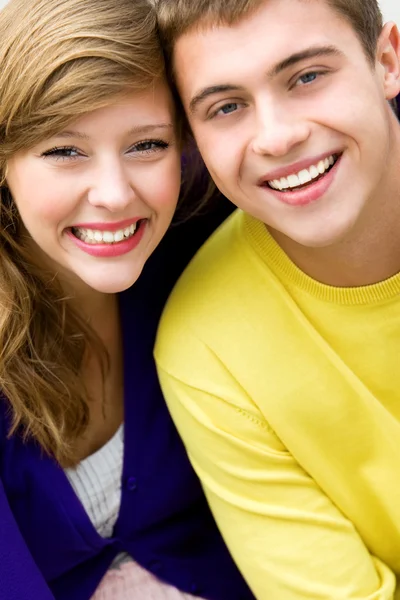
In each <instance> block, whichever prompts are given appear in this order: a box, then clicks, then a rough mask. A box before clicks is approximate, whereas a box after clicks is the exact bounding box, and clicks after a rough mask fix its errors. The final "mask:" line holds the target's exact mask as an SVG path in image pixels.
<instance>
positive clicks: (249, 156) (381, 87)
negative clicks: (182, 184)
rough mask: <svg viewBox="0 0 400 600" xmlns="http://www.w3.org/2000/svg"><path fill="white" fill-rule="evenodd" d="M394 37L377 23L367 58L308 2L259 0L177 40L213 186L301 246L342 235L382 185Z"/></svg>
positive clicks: (183, 89)
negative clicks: (237, 16)
mask: <svg viewBox="0 0 400 600" xmlns="http://www.w3.org/2000/svg"><path fill="white" fill-rule="evenodd" d="M395 38H396V36H394V37H393V33H392V35H390V33H389V29H388V28H386V29H385V30H384V32H383V33H382V36H381V39H380V42H379V45H378V54H377V56H378V59H379V60H377V62H376V65H372V64H371V63H370V62H369V61H368V59H367V58H366V55H365V53H364V51H363V48H362V46H361V44H360V41H359V39H358V37H357V35H356V34H355V32H354V30H353V29H352V27H351V25H350V24H349V23H348V22H347V21H346V20H344V19H343V18H342V17H341V16H340V15H338V14H337V13H336V12H335V11H334V10H333V9H332V8H331V7H329V6H328V5H327V4H326V3H325V2H319V1H316V0H311V1H309V2H304V1H303V0H268V1H266V2H265V4H263V5H262V7H261V8H260V9H259V10H257V12H255V13H253V14H252V15H251V16H249V17H247V18H246V19H244V20H242V21H240V22H239V23H237V24H235V25H234V26H228V25H221V26H218V27H204V28H194V29H192V30H190V31H189V32H187V33H186V34H184V35H183V36H182V37H180V38H179V39H178V41H177V43H176V46H175V49H174V70H175V73H176V76H177V84H178V88H179V92H180V94H181V97H182V100H183V104H184V107H185V110H186V111H187V115H188V119H189V123H190V125H191V128H192V131H193V133H194V136H195V138H196V140H197V144H198V147H199V150H200V152H201V154H202V156H203V158H204V161H205V163H206V165H207V167H208V169H209V171H210V173H211V176H212V177H213V179H214V180H215V182H216V184H217V186H218V187H219V188H220V190H221V191H222V192H223V193H224V194H225V195H226V196H227V197H228V198H230V200H231V201H232V202H234V204H236V205H237V206H238V207H239V208H242V209H243V210H245V211H246V212H248V213H250V214H252V215H253V216H255V217H256V218H258V219H260V220H262V221H263V222H264V223H266V224H267V225H268V226H269V227H271V228H272V229H275V230H277V231H280V232H281V233H283V234H284V235H286V236H287V237H289V238H291V239H292V240H295V241H296V242H298V243H300V244H303V245H305V246H310V247H317V246H328V245H331V244H334V243H336V242H338V241H339V240H344V239H347V238H349V236H351V233H352V231H354V229H355V228H356V227H357V226H358V225H359V224H360V222H362V220H363V218H364V216H365V214H366V213H367V214H368V208H369V207H370V206H371V205H372V204H373V203H374V202H375V203H376V202H379V201H380V198H381V196H382V194H383V193H385V194H387V192H388V189H389V188H388V181H387V180H388V178H389V176H390V168H388V167H389V166H390V161H391V160H392V162H393V158H392V159H391V156H392V155H393V145H394V144H395V141H394V140H395V139H397V140H398V139H399V136H395V135H393V127H394V126H395V127H396V126H397V125H396V124H395V119H394V118H393V115H392V113H391V109H390V107H389V104H388V102H387V100H388V99H391V98H393V97H394V96H395V95H396V94H397V93H398V92H399V86H398V81H397V79H398V78H396V76H395V75H393V74H391V75H390V76H388V71H390V68H388V67H387V65H386V64H385V61H388V62H389V66H390V67H391V69H392V70H395V69H394V68H393V64H396V63H397V57H396V48H395V47H394V46H395V45H396V44H395V43H394V42H395V41H396V40H395ZM393 40H394V41H393ZM379 48H382V49H384V50H382V52H381V53H380V51H379ZM381 55H382V56H383V58H380V57H381ZM388 57H391V58H388ZM396 143H398V142H396Z"/></svg>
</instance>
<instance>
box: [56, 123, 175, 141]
mask: <svg viewBox="0 0 400 600" xmlns="http://www.w3.org/2000/svg"><path fill="white" fill-rule="evenodd" d="M172 128H173V124H172V123H149V124H146V125H135V126H133V127H132V128H131V129H129V131H128V135H137V134H142V133H150V132H151V131H154V130H157V129H172ZM54 137H58V138H78V139H82V140H89V139H90V138H89V136H88V135H87V134H86V133H83V132H82V131H74V130H72V129H68V130H66V131H61V132H60V133H57V134H56V135H55V136H54Z"/></svg>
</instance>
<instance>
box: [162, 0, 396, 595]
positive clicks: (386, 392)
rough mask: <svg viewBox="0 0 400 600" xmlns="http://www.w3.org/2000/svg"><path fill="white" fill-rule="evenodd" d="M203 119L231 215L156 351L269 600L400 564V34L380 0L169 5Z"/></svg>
mask: <svg viewBox="0 0 400 600" xmlns="http://www.w3.org/2000/svg"><path fill="white" fill-rule="evenodd" d="M159 19H160V30H161V34H162V35H163V37H164V40H165V44H166V49H167V53H168V52H169V53H170V57H171V66H172V70H173V73H174V76H175V80H176V85H177V88H178V91H179V93H180V96H181V99H182V103H183V106H184V108H185V111H186V114H187V118H188V121H189V124H190V127H191V130H192V132H193V134H194V136H195V138H196V141H197V144H198V147H199V149H200V151H201V153H202V155H203V158H204V161H205V163H206V165H207V167H208V169H209V171H210V173H211V175H212V177H213V179H214V181H215V182H216V184H217V186H218V187H219V188H220V190H221V191H222V192H223V193H224V194H225V195H226V196H227V197H228V198H230V200H231V201H232V202H233V203H234V204H236V205H237V206H238V207H239V208H240V209H242V211H244V212H242V211H238V212H236V213H235V214H234V215H233V217H231V218H230V219H229V220H228V221H227V222H226V223H225V224H224V225H223V227H222V228H221V229H220V230H219V231H218V232H217V234H216V235H214V236H213V237H212V238H211V239H210V240H209V241H208V242H207V243H206V245H205V246H204V247H203V249H202V250H201V251H200V253H199V254H198V255H197V257H196V258H195V259H194V261H193V262H192V263H191V265H190V266H189V268H188V269H187V271H186V273H185V274H184V276H183V278H182V279H181V281H180V283H179V284H178V286H177V288H176V290H175V292H174V293H173V295H172V297H171V299H170V302H169V305H168V306H167V309H166V312H165V315H164V318H163V321H162V325H161V329H160V333H159V339H158V343H157V346H156V358H157V360H158V365H159V373H160V377H161V382H162V385H163V388H164V392H165V395H166V397H167V400H168V403H169V406H170V409H171V412H172V415H173V417H174V419H175V421H176V424H177V426H178V429H179V431H180V432H181V434H182V437H183V439H184V442H185V444H186V447H187V450H188V453H189V456H190V458H191V460H192V463H193V465H194V467H195V469H196V471H197V473H198V475H199V477H200V479H201V481H202V483H203V486H204V489H205V491H206V494H207V497H208V500H209V502H210V505H211V508H212V511H213V513H214V515H215V517H216V519H217V522H218V524H219V526H220V528H221V531H222V533H223V535H224V537H225V540H226V542H227V543H228V545H229V547H230V550H231V552H232V554H233V556H234V558H235V560H236V561H237V564H238V565H239V568H240V569H241V570H242V572H243V574H244V575H245V577H246V579H247V580H248V582H249V584H250V586H251V588H252V589H253V591H254V593H255V595H256V597H257V598H258V599H259V600H299V599H311V598H315V599H316V598H319V599H328V598H329V599H336V600H344V599H349V598H354V599H355V598H357V599H358V600H361V599H363V600H367V599H368V600H388V599H392V598H393V597H394V596H395V593H396V577H397V576H400V362H399V361H400V357H399V355H400V352H399V350H400V341H399V340H400V297H399V292H400V127H399V124H398V122H397V118H396V116H395V114H394V111H393V109H392V106H391V102H392V100H393V99H394V98H395V97H396V95H397V94H398V93H399V91H400V67H399V63H400V61H399V56H400V41H399V33H398V30H397V28H396V27H395V25H393V24H388V25H386V26H385V27H384V28H382V22H381V15H380V13H379V9H378V6H377V4H376V1H375V0H197V2H193V0H174V2H168V1H167V0H161V2H160V5H159Z"/></svg>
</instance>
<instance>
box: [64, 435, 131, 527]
mask: <svg viewBox="0 0 400 600" xmlns="http://www.w3.org/2000/svg"><path fill="white" fill-rule="evenodd" d="M123 454H124V426H123V425H121V426H120V428H119V429H118V431H117V432H116V433H115V434H114V436H113V437H112V438H111V439H110V440H109V441H108V442H107V444H105V445H104V446H102V448H100V449H99V450H98V451H97V452H95V453H94V454H91V455H90V456H88V457H87V458H85V459H84V460H82V461H81V462H80V463H79V464H78V465H77V466H76V467H74V468H73V469H66V471H65V472H66V475H67V477H68V479H69V481H70V483H71V485H72V487H73V488H74V491H75V493H76V495H77V496H78V498H79V500H80V501H81V502H82V504H83V507H84V509H85V510H86V512H87V514H88V516H89V518H90V520H91V521H92V523H93V525H94V527H95V529H96V531H97V532H98V533H99V534H100V535H101V536H102V537H104V538H108V537H111V536H112V533H113V529H114V526H115V523H116V521H117V518H118V513H119V508H120V505H121V478H122V464H123Z"/></svg>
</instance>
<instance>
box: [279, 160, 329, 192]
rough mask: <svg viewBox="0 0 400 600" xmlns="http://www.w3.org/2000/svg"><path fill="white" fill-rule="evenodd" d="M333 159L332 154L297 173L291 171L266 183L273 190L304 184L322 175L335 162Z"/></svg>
mask: <svg viewBox="0 0 400 600" xmlns="http://www.w3.org/2000/svg"><path fill="white" fill-rule="evenodd" d="M335 161H336V158H335V156H334V155H333V154H332V155H331V156H329V157H328V158H325V159H324V160H320V161H319V163H318V164H316V165H311V167H309V168H308V169H303V170H302V171H300V172H299V173H293V175H289V176H288V177H282V178H281V179H274V180H273V181H268V185H269V186H270V187H272V188H273V189H274V190H287V189H291V188H296V187H299V186H300V185H305V184H306V183H310V182H311V181H313V180H314V179H317V178H318V177H320V176H321V175H323V174H324V173H325V171H327V170H328V169H330V167H332V166H333V165H334V164H335Z"/></svg>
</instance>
